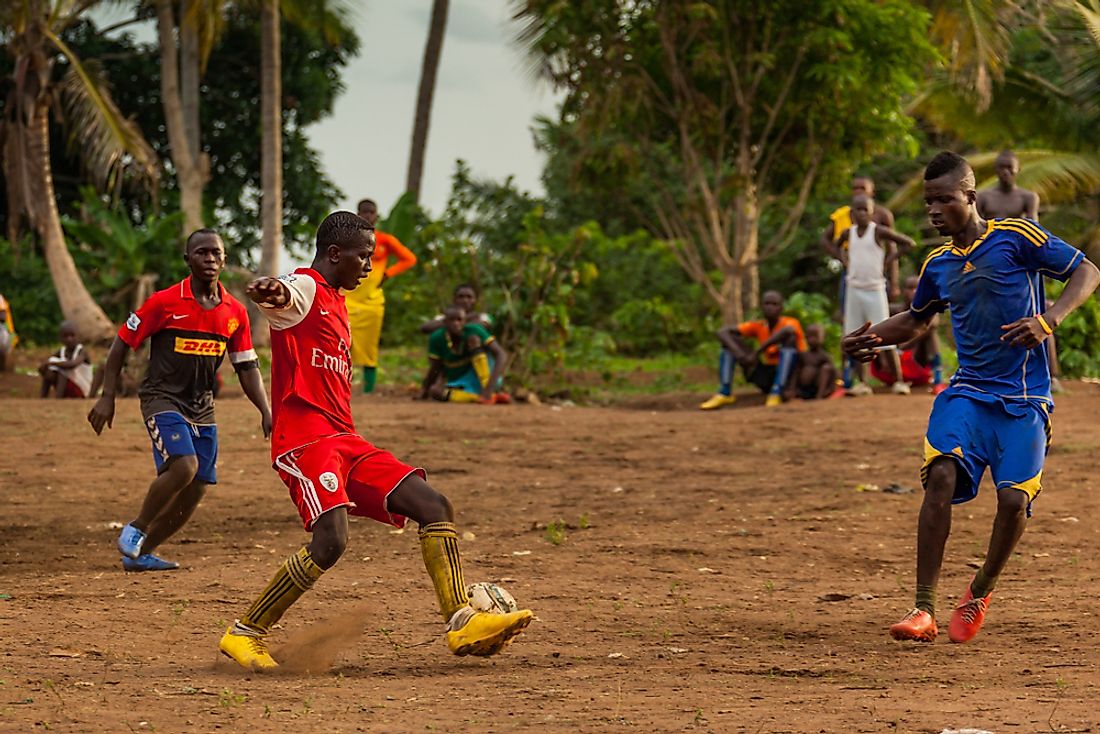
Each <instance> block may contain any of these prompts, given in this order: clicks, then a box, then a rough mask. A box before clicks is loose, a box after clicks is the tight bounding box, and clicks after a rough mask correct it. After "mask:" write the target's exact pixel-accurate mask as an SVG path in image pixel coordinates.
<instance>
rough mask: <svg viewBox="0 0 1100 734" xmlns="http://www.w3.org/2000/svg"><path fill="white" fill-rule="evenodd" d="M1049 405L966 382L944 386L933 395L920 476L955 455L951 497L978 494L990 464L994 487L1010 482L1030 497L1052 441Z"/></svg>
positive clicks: (924, 476) (925, 479) (924, 478)
mask: <svg viewBox="0 0 1100 734" xmlns="http://www.w3.org/2000/svg"><path fill="white" fill-rule="evenodd" d="M1049 411H1050V408H1049V406H1048V404H1047V403H1045V402H1041V401H1037V400H1006V399H1004V398H1002V397H1000V396H998V395H992V394H990V393H979V392H975V391H971V390H966V389H965V388H962V389H960V388H954V387H952V388H948V389H947V390H945V391H944V392H942V393H941V394H940V395H939V397H937V398H936V402H935V404H934V405H933V406H932V415H930V416H929V417H928V433H927V435H926V436H925V439H924V466H923V467H922V468H921V482H922V483H923V484H924V485H925V486H927V484H928V469H929V467H930V466H931V465H932V462H933V461H935V460H936V459H937V458H939V457H941V456H949V457H951V458H952V459H954V460H955V461H956V462H957V463H958V465H959V467H960V469H961V470H962V471H961V472H960V473H959V478H958V483H957V484H956V485H955V496H954V497H953V498H952V500H951V501H952V502H953V503H956V504H957V503H959V502H967V501H969V500H972V499H974V497H976V496H977V495H978V485H979V484H981V481H982V475H984V474H985V469H986V467H989V471H990V473H991V474H992V475H993V483H994V485H996V487H997V489H998V490H1001V489H1006V488H1009V487H1012V488H1015V489H1020V490H1022V491H1024V492H1026V493H1027V497H1028V514H1030V512H1031V501H1032V500H1034V499H1035V497H1036V496H1037V495H1038V494H1039V492H1040V491H1041V490H1042V478H1043V462H1044V460H1045V459H1046V454H1047V449H1048V448H1049V447H1050V438H1051V432H1050V414H1049Z"/></svg>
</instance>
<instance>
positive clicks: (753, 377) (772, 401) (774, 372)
mask: <svg viewBox="0 0 1100 734" xmlns="http://www.w3.org/2000/svg"><path fill="white" fill-rule="evenodd" d="M761 309H762V310H763V312H764V318H763V319H761V320H760V321H746V322H745V323H743V324H741V325H740V326H736V327H734V326H723V327H722V328H721V329H719V330H718V334H717V336H718V342H719V343H720V344H721V345H722V353H721V355H720V356H719V360H718V378H719V388H718V393H717V394H715V395H714V396H713V397H711V398H710V399H709V400H707V401H706V402H704V403H703V404H702V405H700V406H699V408H700V409H702V410H715V409H717V408H722V407H725V406H727V405H732V404H733V403H734V402H735V400H736V398H734V397H733V366H734V363H736V364H739V365H741V369H742V370H743V371H744V373H745V379H746V380H748V381H749V382H751V383H752V384H753V385H756V387H758V388H759V389H760V391H761V392H764V393H767V395H768V399H767V402H766V403H765V404H766V405H767V406H768V407H774V406H776V405H779V404H780V403H782V402H783V387H784V386H785V385H786V384H787V380H788V378H789V376H790V372H791V368H792V367H793V366H794V362H795V358H796V357H797V356H798V353H799V352H803V351H805V350H806V337H805V336H804V335H803V333H802V325H801V324H800V323H798V319H796V318H792V317H790V316H784V315H783V296H782V294H780V293H779V292H778V291H768V292H767V293H765V294H764V298H763V303H762V304H761ZM746 339H752V340H754V341H755V342H756V347H755V348H753V347H751V346H749V344H748V343H747V342H746Z"/></svg>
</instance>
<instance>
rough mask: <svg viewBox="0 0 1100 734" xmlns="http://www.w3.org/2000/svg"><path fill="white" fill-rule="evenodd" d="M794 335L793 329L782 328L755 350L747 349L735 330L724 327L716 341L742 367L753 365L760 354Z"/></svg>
mask: <svg viewBox="0 0 1100 734" xmlns="http://www.w3.org/2000/svg"><path fill="white" fill-rule="evenodd" d="M793 335H794V329H792V328H791V327H789V326H784V327H783V328H782V329H780V330H779V331H777V332H775V333H774V334H772V335H771V336H770V337H768V339H767V341H765V342H764V343H763V344H761V345H760V346H759V347H757V348H756V349H749V347H748V345H747V344H745V340H744V339H743V338H742V337H741V334H740V333H739V332H738V331H737V329H735V328H733V327H732V326H725V327H722V328H721V329H719V330H718V341H719V343H721V345H722V346H723V347H725V348H726V349H728V350H729V351H730V353H731V354H733V357H734V359H736V360H737V361H738V362H740V363H741V364H743V365H749V366H751V365H753V364H756V361H757V360H758V359H759V358H760V353H761V352H763V351H764V350H765V349H767V348H768V347H770V346H771V345H773V344H778V343H779V342H781V341H785V340H787V339H789V338H790V337H791V336H793Z"/></svg>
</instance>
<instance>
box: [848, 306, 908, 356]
mask: <svg viewBox="0 0 1100 734" xmlns="http://www.w3.org/2000/svg"><path fill="white" fill-rule="evenodd" d="M927 330H928V322H927V321H921V320H920V319H918V318H917V317H916V316H914V315H913V313H912V312H911V311H902V312H901V313H899V314H897V315H896V316H891V317H890V318H888V319H886V320H885V321H882V322H879V323H877V324H875V325H873V326H872V325H871V322H870V321H868V322H867V323H865V324H864V325H863V326H861V327H859V328H858V329H856V330H855V331H853V332H852V333H851V334H848V335H847V336H845V337H844V338H843V339H841V341H840V347H841V349H843V350H844V353H845V354H846V355H848V356H849V357H853V358H855V359H858V360H859V361H860V362H870V361H871V360H873V359H874V358H875V355H876V354H877V352H876V351H875V349H876V348H877V347H888V346H892V345H894V344H904V343H905V342H907V341H909V340H910V339H913V338H915V337H918V336H920V335H921V334H923V333H924V332H925V331H927Z"/></svg>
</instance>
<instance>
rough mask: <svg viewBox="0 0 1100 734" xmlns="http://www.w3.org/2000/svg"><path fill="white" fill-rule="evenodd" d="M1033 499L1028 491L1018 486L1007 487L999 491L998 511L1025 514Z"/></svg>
mask: <svg viewBox="0 0 1100 734" xmlns="http://www.w3.org/2000/svg"><path fill="white" fill-rule="evenodd" d="M1030 502H1031V499H1030V498H1029V497H1028V496H1027V492H1025V491H1023V490H1022V489H1017V488H1016V487H1005V488H1004V489H1001V490H998V491H997V511H998V512H1008V513H1014V514H1017V515H1023V514H1024V513H1025V512H1027V506H1028V504H1029V503H1030Z"/></svg>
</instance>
